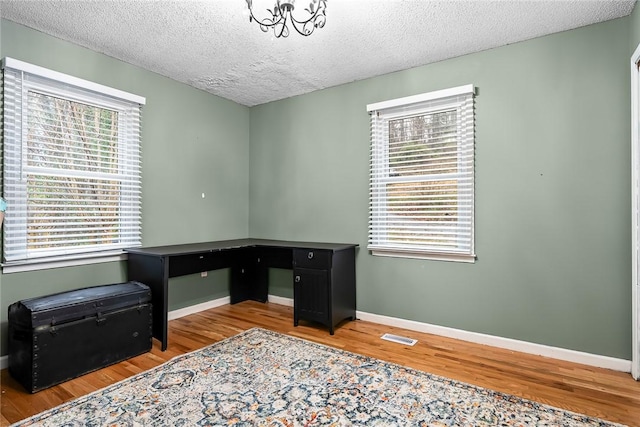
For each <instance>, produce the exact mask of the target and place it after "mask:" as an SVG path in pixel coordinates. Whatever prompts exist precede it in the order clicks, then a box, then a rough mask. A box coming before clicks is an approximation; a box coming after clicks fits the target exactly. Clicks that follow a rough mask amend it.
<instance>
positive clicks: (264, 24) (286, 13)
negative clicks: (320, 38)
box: [247, 0, 327, 38]
mask: <svg viewBox="0 0 640 427" xmlns="http://www.w3.org/2000/svg"><path fill="white" fill-rule="evenodd" d="M302 1H305V2H306V1H309V2H310V3H309V6H307V7H306V8H305V9H304V11H305V12H306V13H307V17H306V18H302V17H300V15H299V14H298V15H297V16H298V18H297V19H296V17H294V16H293V10H294V3H295V2H296V0H276V4H274V5H273V9H267V12H269V14H270V15H271V16H270V17H267V18H263V19H259V18H256V16H255V15H254V13H253V0H247V7H248V8H249V22H253V21H255V22H257V23H258V25H260V29H261V30H262V31H264V32H265V33H266V32H267V31H269V29H273V34H274V35H275V36H276V37H277V38H279V37H288V36H289V25H291V27H293V29H294V30H296V31H297V32H298V33H299V34H301V35H303V36H309V35H311V33H313V31H314V30H315V29H316V28H322V27H324V24H325V22H326V21H327V16H326V15H325V12H326V10H327V0H302Z"/></svg>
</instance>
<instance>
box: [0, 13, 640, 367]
mask: <svg viewBox="0 0 640 427" xmlns="http://www.w3.org/2000/svg"><path fill="white" fill-rule="evenodd" d="M639 15H640V14H639V13H638V11H637V8H636V11H634V13H633V15H632V16H631V17H629V18H623V19H619V20H615V21H611V22H607V23H603V24H598V25H593V26H589V27H585V28H581V29H578V30H573V31H568V32H564V33H561V34H556V35H552V36H548V37H544V38H539V39H535V40H531V41H527V42H523V43H518V44H514V45H511V46H506V47H502V48H497V49H493V50H489V51H485V52H481V53H477V54H473V55H467V56H464V57H460V58H456V59H452V60H448V61H443V62H440V63H436V64H432V65H429V66H424V67H418V68H414V69H411V70H406V71H402V72H398V73H393V74H389V75H385V76H380V77H376V78H373V79H368V80H365V81H360V82H355V83H350V84H346V85H342V86H338V87H334V88H331V89H327V90H323V91H318V92H315V93H312V94H309V95H304V96H299V97H294V98H290V99H287V100H284V101H279V102H274V103H270V104H266V105H262V106H258V107H253V108H251V109H248V108H246V107H242V106H239V105H237V104H235V103H232V102H229V101H226V100H223V99H221V98H218V97H215V96H211V95H208V94H206V93H204V92H201V91H198V90H195V89H193V88H189V87H187V86H185V85H182V84H179V83H176V82H175V81H172V80H169V79H166V78H163V77H161V76H159V75H157V74H154V73H150V72H147V71H144V70H141V69H139V68H137V67H133V66H131V65H128V64H125V63H123V62H120V61H117V60H115V59H113V58H109V57H106V56H104V55H102V54H99V53H96V52H92V51H90V50H87V49H84V48H81V47H78V46H76V45H72V44H69V43H66V42H63V41H60V40H58V39H55V38H53V37H50V36H47V35H44V34H42V33H39V32H37V31H33V30H30V29H27V28H25V27H22V26H19V25H16V24H13V23H11V22H8V21H4V20H2V21H0V25H1V28H0V37H1V39H0V56H12V57H15V58H17V59H21V60H24V61H27V62H32V63H35V64H37V65H42V66H45V67H48V68H51V69H54V70H58V71H62V72H65V73H69V74H72V75H75V76H78V77H82V78H86V79H90V80H93V81H97V82H99V83H102V84H106V85H109V86H113V87H116V88H118V89H122V90H126V91H130V92H133V93H136V94H139V95H142V96H145V97H147V106H146V107H145V109H144V113H143V114H144V117H143V120H144V121H143V156H144V157H143V158H144V163H143V235H144V244H145V245H159V244H170V243H181V242H187V241H205V240H211V239H224V238H235V237H244V236H247V235H251V236H253V237H267V238H279V239H299V240H320V241H344V242H355V243H359V244H360V250H359V253H358V257H357V263H358V265H357V275H358V309H359V310H362V311H366V312H371V313H377V314H382V315H388V316H394V317H402V318H406V319H412V320H417V321H422V322H427V323H433V324H438V325H444V326H450V327H454V328H460V329H465V330H470V331H477V332H483V333H488V334H492V335H498V336H503V337H510V338H515V339H519V340H525V341H531V342H537V343H542V344H547V345H552V346H558V347H564V348H569V349H576V350H581V351H587V352H590V353H595V354H603V355H608V356H613V357H620V358H625V359H629V358H630V353H631V342H630V341H631V303H630V296H631V292H630V282H631V261H630V259H631V251H630V244H631V240H630V222H631V220H630V205H631V204H630V198H629V195H630V167H629V166H630V165H629V152H630V147H629V141H630V132H629V129H630V126H629V105H630V96H629V65H628V64H629V51H628V49H627V47H628V46H629V43H630V42H631V44H632V45H637V43H638V42H640V30H639V29H638V23H639V20H640V18H639ZM634 47H635V46H634ZM467 83H473V84H475V85H476V87H477V88H478V96H477V98H476V120H477V121H476V168H477V169H476V201H477V202H476V203H477V204H476V247H477V253H478V261H477V262H476V263H475V264H471V265H470V264H459V263H448V262H435V261H421V260H408V259H392V258H383V257H373V256H371V255H370V254H369V253H368V252H367V250H366V240H367V215H368V211H367V210H368V198H367V193H368V161H369V122H368V119H369V118H368V115H367V113H366V108H365V107H366V104H368V103H371V102H377V101H382V100H386V99H391V98H396V97H401V96H407V95H413V94H416V93H421V92H427V91H431V90H437V89H442V88H447V87H452V86H458V85H462V84H467ZM203 192H204V193H206V198H205V199H202V198H201V196H200V195H201V193H203ZM227 274H228V272H227V271H224V270H223V271H216V272H213V273H210V274H209V277H207V278H206V279H201V278H200V277H196V276H187V277H184V278H179V279H173V280H172V282H171V286H170V298H169V299H170V306H171V309H176V308H181V307H184V306H188V305H191V304H196V303H199V302H203V301H205V300H209V299H213V298H218V297H220V296H224V295H226V294H227V290H226V283H227V282H226V278H227ZM125 275H126V273H125V266H124V265H123V264H121V263H108V264H102V265H90V266H83V267H77V268H64V269H53V270H44V271H39V272H32V273H16V274H4V275H0V304H1V306H2V307H3V308H2V309H1V311H0V333H2V335H3V337H2V339H0V354H2V355H3V354H6V339H5V338H4V337H5V336H6V307H7V306H8V305H9V304H10V303H11V302H13V301H17V300H19V299H23V298H27V297H31V296H35V295H43V294H46V293H51V292H58V291H63V290H67V289H71V288H75V287H78V286H84V285H93V284H102V283H111V282H118V281H121V280H123V279H124V278H125ZM270 278H271V280H272V286H271V292H272V293H274V294H276V295H281V296H285V297H291V272H290V271H286V270H273V271H272V272H271V273H270Z"/></svg>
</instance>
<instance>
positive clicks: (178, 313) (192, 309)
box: [168, 297, 231, 320]
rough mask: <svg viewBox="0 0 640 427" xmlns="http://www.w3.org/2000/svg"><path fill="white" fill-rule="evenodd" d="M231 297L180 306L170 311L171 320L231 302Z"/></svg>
mask: <svg viewBox="0 0 640 427" xmlns="http://www.w3.org/2000/svg"><path fill="white" fill-rule="evenodd" d="M230 302H231V298H229V297H222V298H218V299H214V300H211V301H207V302H203V303H200V304H196V305H191V306H189V307H185V308H179V309H177V310H171V311H170V312H169V313H168V316H169V320H173V319H179V318H180V317H184V316H188V315H190V314H195V313H199V312H201V311H205V310H209V309H210V308H216V307H220V306H221V305H225V304H229V303H230Z"/></svg>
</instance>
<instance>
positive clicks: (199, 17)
mask: <svg viewBox="0 0 640 427" xmlns="http://www.w3.org/2000/svg"><path fill="white" fill-rule="evenodd" d="M306 1H308V0H299V3H303V4H305V5H306ZM253 3H254V9H255V10H256V13H259V11H261V10H266V8H267V7H272V6H273V3H274V0H253ZM634 4H635V0H624V1H612V0H547V1H540V0H537V1H504V0H502V1H483V0H480V1H435V0H429V1H428V0H424V1H420V0H328V2H327V23H326V26H325V27H324V28H321V29H318V30H316V31H315V32H314V33H313V34H312V35H311V36H309V37H302V36H300V35H298V34H297V33H293V34H291V35H290V36H289V38H288V39H282V38H280V39H274V38H273V36H272V35H271V33H266V34H265V33H263V32H262V31H260V29H259V28H258V26H257V25H256V24H255V23H249V20H248V17H247V15H245V14H244V13H243V12H245V9H246V6H245V5H246V3H245V0H200V1H195V0H182V1H179V0H155V1H154V0H120V1H114V0H101V1H100V0H0V16H1V17H2V18H5V19H8V20H11V21H14V22H17V23H20V24H23V25H26V26H28V27H31V28H35V29H37V30H40V31H42V32H44V33H46V34H50V35H53V36H56V37H59V38H61V39H64V40H68V41H71V42H73V43H76V44H79V45H81V46H85V47H88V48H90V49H92V50H95V51H98V52H102V53H105V54H107V55H109V56H112V57H114V58H118V59H121V60H123V61H126V62H128V63H131V64H134V65H137V66H140V67H142V68H145V69H147V70H151V71H154V72H156V73H159V74H161V75H164V76H167V77H170V78H172V79H175V80H178V81H180V82H184V83H187V84H189V85H192V86H194V87H197V88H199V89H202V90H205V91H208V92H210V93H213V94H215V95H219V96H222V97H224V98H227V99H230V100H233V101H236V102H238V103H240V104H243V105H247V106H253V105H258V104H262V103H266V102H269V101H274V100H278V99H283V98H288V97H291V96H294V95H299V94H303V93H308V92H312V91H314V90H317V89H322V88H326V87H331V86H336V85H339V84H343V83H347V82H352V81H355V80H361V79H364V78H367V77H372V76H377V75H381V74H386V73H389V72H393V71H398V70H403V69H407V68H411V67H415V66H419V65H424V64H428V63H432V62H436V61H441V60H443V59H447V58H452V57H456V56H460V55H464V54H467V53H471V52H477V51H481V50H485V49H490V48H493V47H497V46H502V45H506V44H510V43H514V42H518V41H522V40H526V39H530V38H534V37H538V36H542V35H546V34H550V33H555V32H559V31H564V30H569V29H572V28H577V27H581V26H584V25H589V24H593V23H596V22H602V21H606V20H610V19H614V18H619V17H623V16H626V15H628V14H630V13H631V11H632V10H633V7H634ZM301 9H303V7H300V6H299V7H298V8H297V9H296V11H300V10H301Z"/></svg>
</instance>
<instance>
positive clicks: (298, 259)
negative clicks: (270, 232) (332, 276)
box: [293, 249, 333, 270]
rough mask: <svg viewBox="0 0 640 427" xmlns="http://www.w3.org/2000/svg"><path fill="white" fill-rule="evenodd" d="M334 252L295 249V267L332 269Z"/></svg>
mask: <svg viewBox="0 0 640 427" xmlns="http://www.w3.org/2000/svg"><path fill="white" fill-rule="evenodd" d="M332 253H333V252H332V251H328V250H324V249H294V250H293V266H294V267H299V268H315V269H320V270H329V269H331V255H332Z"/></svg>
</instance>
